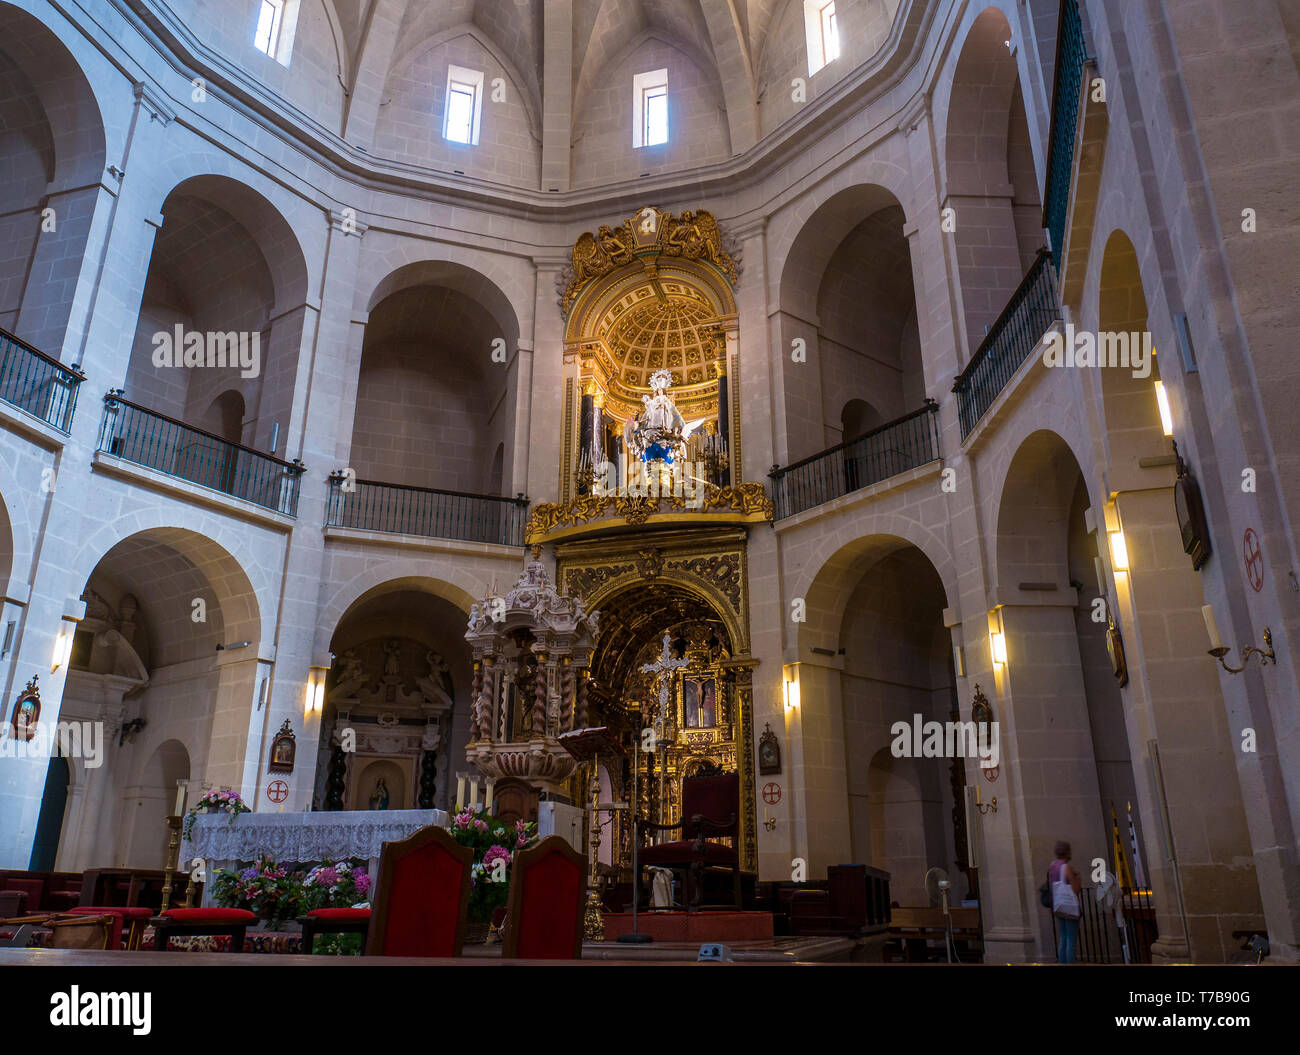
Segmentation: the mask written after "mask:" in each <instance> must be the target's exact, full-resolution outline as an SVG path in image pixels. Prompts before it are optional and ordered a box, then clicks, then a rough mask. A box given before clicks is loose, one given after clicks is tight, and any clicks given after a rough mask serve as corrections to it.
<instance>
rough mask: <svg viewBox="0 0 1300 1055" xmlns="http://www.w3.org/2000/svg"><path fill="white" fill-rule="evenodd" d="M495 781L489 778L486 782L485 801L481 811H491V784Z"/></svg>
mask: <svg viewBox="0 0 1300 1055" xmlns="http://www.w3.org/2000/svg"><path fill="white" fill-rule="evenodd" d="M495 783H496V781H495V780H489V781H488V782H487V802H485V803H484V805H483V812H484V813H491V812H492V785H493V784H495Z"/></svg>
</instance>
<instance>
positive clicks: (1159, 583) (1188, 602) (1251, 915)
mask: <svg viewBox="0 0 1300 1055" xmlns="http://www.w3.org/2000/svg"><path fill="white" fill-rule="evenodd" d="M1115 507H1116V512H1117V514H1118V516H1117V520H1116V519H1115V518H1114V517H1113V516H1108V520H1110V521H1111V522H1110V523H1108V524H1107V527H1108V528H1120V529H1122V530H1123V532H1124V539H1125V543H1126V546H1127V549H1128V558H1129V571H1128V572H1127V573H1117V574H1116V575H1115V597H1116V608H1117V610H1118V613H1119V622H1120V624H1121V626H1122V628H1123V630H1124V632H1125V635H1126V645H1127V648H1128V652H1129V655H1130V657H1133V662H1131V665H1130V671H1131V676H1132V684H1131V685H1130V686H1129V688H1128V689H1127V690H1125V691H1126V700H1125V703H1126V707H1125V710H1126V713H1127V714H1128V715H1129V737H1130V741H1129V742H1130V746H1131V750H1132V754H1133V758H1134V761H1135V765H1137V764H1138V760H1139V759H1141V760H1142V762H1141V763H1140V766H1141V769H1142V770H1143V772H1142V773H1141V775H1140V776H1139V778H1138V781H1137V783H1138V798H1139V802H1140V803H1141V805H1142V807H1143V809H1142V824H1143V828H1144V830H1145V831H1146V832H1148V833H1153V834H1158V833H1164V834H1165V836H1166V837H1165V839H1164V841H1163V843H1162V842H1161V841H1160V840H1159V839H1158V838H1148V840H1147V841H1148V857H1151V858H1157V857H1158V858H1159V859H1153V860H1150V861H1148V862H1147V863H1148V865H1149V867H1150V871H1151V872H1152V874H1153V877H1154V881H1155V882H1158V883H1159V884H1160V886H1159V887H1157V891H1158V894H1159V896H1158V899H1157V905H1156V910H1157V921H1158V925H1159V928H1160V939H1159V941H1158V942H1157V943H1156V946H1155V947H1154V948H1153V950H1152V953H1153V957H1156V958H1167V959H1171V960H1172V959H1181V958H1185V957H1187V956H1188V955H1190V956H1191V957H1192V958H1193V959H1195V960H1206V961H1222V960H1225V959H1228V958H1230V957H1231V956H1232V955H1233V954H1234V953H1235V952H1236V951H1237V949H1238V946H1239V945H1240V941H1237V940H1234V939H1233V938H1232V935H1231V932H1232V931H1233V930H1235V929H1242V928H1249V927H1254V926H1262V925H1263V906H1262V903H1261V900H1260V892H1259V886H1258V883H1257V882H1256V876H1255V865H1254V860H1253V856H1252V847H1251V840H1250V835H1249V830H1248V827H1247V822H1246V814H1245V809H1244V806H1243V802H1242V794H1241V793H1242V789H1241V784H1240V783H1239V780H1238V774H1237V765H1236V762H1235V758H1234V756H1235V754H1236V753H1237V751H1238V750H1239V748H1240V745H1241V743H1242V740H1241V730H1240V729H1233V728H1230V726H1229V723H1228V715H1227V713H1226V711H1225V708H1224V704H1223V699H1222V696H1221V694H1220V692H1219V683H1218V678H1217V677H1216V676H1215V671H1216V670H1217V669H1218V667H1217V664H1216V663H1215V661H1214V659H1213V658H1211V657H1210V656H1208V655H1207V654H1206V648H1207V647H1208V646H1207V643H1206V634H1205V624H1204V622H1203V620H1202V618H1201V611H1200V607H1201V604H1202V603H1203V598H1202V594H1201V587H1200V582H1199V580H1198V578H1197V576H1196V573H1194V572H1193V571H1192V570H1191V565H1190V561H1189V559H1188V558H1187V556H1186V555H1185V554H1184V553H1183V549H1182V542H1181V535H1180V533H1179V528H1178V524H1177V522H1176V520H1175V519H1174V516H1173V510H1174V503H1173V497H1172V494H1171V493H1170V490H1169V489H1168V488H1167V487H1155V488H1150V489H1147V490H1140V491H1120V492H1118V493H1117V494H1116V497H1115ZM1149 740H1154V741H1155V743H1156V744H1157V745H1158V752H1159V771H1160V775H1161V776H1162V777H1163V789H1161V788H1160V787H1158V786H1157V784H1156V777H1157V773H1156V769H1155V764H1154V760H1153V757H1152V753H1151V751H1150V748H1149V744H1148V741H1149ZM1161 790H1163V802H1162V801H1161V796H1160V791H1161ZM1144 799H1145V800H1146V801H1142V800H1144ZM1165 811H1167V815H1168V820H1169V827H1168V829H1166V826H1165V823H1164V814H1165ZM1152 844H1154V845H1152ZM1157 849H1158V850H1159V851H1160V853H1159V854H1158V855H1157V854H1156V853H1154V852H1153V851H1154V850H1157ZM1170 851H1172V854H1171V853H1170ZM1180 894H1181V905H1180V904H1179V896H1180ZM1184 923H1185V926H1184Z"/></svg>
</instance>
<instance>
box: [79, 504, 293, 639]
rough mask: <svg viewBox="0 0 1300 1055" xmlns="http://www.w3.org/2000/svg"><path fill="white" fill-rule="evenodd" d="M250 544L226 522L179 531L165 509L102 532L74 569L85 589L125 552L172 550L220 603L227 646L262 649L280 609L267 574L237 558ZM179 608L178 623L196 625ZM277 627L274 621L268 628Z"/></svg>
mask: <svg viewBox="0 0 1300 1055" xmlns="http://www.w3.org/2000/svg"><path fill="white" fill-rule="evenodd" d="M247 542H248V540H247V536H245V535H243V534H241V533H240V532H238V531H237V530H236V529H235V528H234V527H233V525H231V524H230V523H229V522H228V521H227V520H226V519H224V518H221V517H216V516H206V515H205V516H203V517H202V518H201V520H200V522H198V523H195V524H193V525H192V526H190V527H184V528H182V527H176V526H174V522H173V521H172V520H171V518H170V517H169V516H168V514H167V513H166V512H165V511H164V510H162V509H161V508H154V509H146V510H141V511H138V512H136V513H134V514H132V515H130V516H127V517H123V518H121V519H120V520H118V521H116V522H114V523H109V524H105V525H104V526H103V527H101V528H100V529H99V530H98V531H97V532H95V533H94V534H93V535H91V536H90V538H88V539H87V540H86V541H85V543H84V544H83V545H82V547H81V549H80V550H78V552H77V554H76V557H75V558H74V559H73V560H72V561H70V562H69V568H70V570H71V572H72V574H73V575H74V576H79V581H80V583H88V582H89V580H90V578H91V577H92V575H93V574H94V572H95V570H96V569H97V568H98V567H99V566H100V565H101V563H102V562H103V561H104V559H105V558H106V557H108V555H109V554H110V553H113V552H114V551H117V550H119V547H123V546H124V545H126V546H130V545H134V546H135V547H136V548H139V547H140V546H142V545H145V546H149V547H152V548H156V549H165V550H170V551H172V553H174V554H175V556H176V557H177V558H178V559H179V561H180V562H181V563H182V564H185V565H188V566H189V568H190V569H191V571H192V576H193V577H196V578H195V579H194V581H196V582H197V581H198V580H202V581H203V582H205V583H206V585H207V592H208V597H209V599H210V600H215V602H216V604H217V606H218V609H219V611H220V613H221V621H222V626H223V629H224V633H225V635H226V639H227V641H250V642H252V646H253V647H257V646H260V644H261V642H262V632H263V629H264V626H263V619H262V612H263V611H265V612H267V613H268V614H269V613H271V612H274V611H275V607H276V606H275V597H274V594H273V592H272V583H271V580H270V577H269V576H268V574H267V573H266V571H265V569H263V568H261V567H260V566H258V565H255V564H254V565H249V566H248V567H247V568H246V567H245V565H244V564H243V563H242V562H241V561H240V560H239V559H238V558H236V557H235V556H233V553H235V552H247V549H248V544H247ZM180 596H181V595H179V594H178V595H177V597H180ZM194 596H201V595H200V594H193V593H191V594H190V597H191V599H192V598H193V597H194ZM177 605H178V606H177V607H176V608H175V612H174V615H175V616H176V618H178V619H180V620H183V621H184V622H185V623H190V622H191V621H192V620H191V606H190V605H188V604H180V602H179V601H178V602H177ZM209 610H211V609H209ZM272 624H273V620H272V619H270V618H268V619H267V620H266V627H265V628H266V629H269V627H270V625H272ZM213 643H214V644H215V638H214V641H213Z"/></svg>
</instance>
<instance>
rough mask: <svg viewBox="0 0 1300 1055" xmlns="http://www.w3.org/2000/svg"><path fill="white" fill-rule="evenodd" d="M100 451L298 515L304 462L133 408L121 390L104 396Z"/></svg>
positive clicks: (290, 514) (177, 477)
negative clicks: (266, 452)
mask: <svg viewBox="0 0 1300 1055" xmlns="http://www.w3.org/2000/svg"><path fill="white" fill-rule="evenodd" d="M98 450H100V451H102V452H104V453H105V454H110V455H113V456H114V457H117V458H121V459H124V460H125V461H128V462H134V463H135V464H136V465H142V466H144V467H145V468H147V469H153V470H155V471H156V472H160V473H163V474H164V475H166V476H170V477H174V478H176V479H178V480H185V481H188V482H189V483H192V484H198V485H199V486H200V487H205V488H209V489H211V490H213V491H218V492H220V493H221V494H225V495H230V496H231V497H233V498H239V499H242V500H243V501H245V502H252V503H253V504H254V505H258V506H261V507H263V508H264V509H269V510H272V511H273V512H276V513H283V514H286V515H288V516H297V514H298V490H299V482H300V480H301V477H302V474H303V471H304V468H305V467H304V466H303V465H302V463H301V462H286V461H283V460H281V459H280V458H276V457H273V456H272V455H270V454H263V453H262V452H261V451H255V450H253V449H252V448H250V447H245V446H244V445H243V444H240V443H234V442H232V441H230V440H226V439H222V438H221V437H220V436H217V435H214V434H213V433H211V432H205V431H203V430H202V429H197V428H195V427H194V426H193V425H187V424H185V422H183V421H177V420H176V419H175V418H169V417H168V416H167V415H165V414H159V413H157V412H156V411H152V410H149V409H148V408H146V407H142V406H140V405H138V404H136V403H132V402H131V401H130V400H128V399H124V398H122V395H121V392H120V391H119V390H114V391H111V392H109V393H108V394H107V395H105V396H104V422H103V424H102V425H101V426H100V430H99V445H98Z"/></svg>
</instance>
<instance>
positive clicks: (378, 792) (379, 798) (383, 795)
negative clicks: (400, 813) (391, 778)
mask: <svg viewBox="0 0 1300 1055" xmlns="http://www.w3.org/2000/svg"><path fill="white" fill-rule="evenodd" d="M370 808H371V809H372V810H386V809H388V785H387V784H386V783H385V782H384V778H383V777H380V778H379V779H378V780H376V781H375V790H374V791H372V792H371V793H370Z"/></svg>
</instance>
